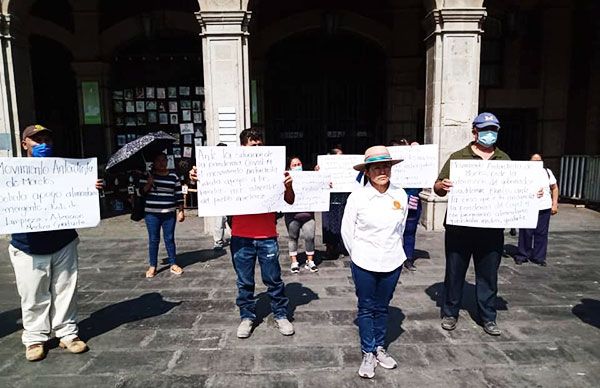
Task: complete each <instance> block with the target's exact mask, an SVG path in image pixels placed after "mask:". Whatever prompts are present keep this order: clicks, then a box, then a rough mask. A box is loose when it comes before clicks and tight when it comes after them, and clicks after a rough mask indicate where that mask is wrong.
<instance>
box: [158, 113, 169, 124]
mask: <svg viewBox="0 0 600 388" xmlns="http://www.w3.org/2000/svg"><path fill="white" fill-rule="evenodd" d="M158 123H159V124H169V114H168V113H160V114H159V115H158Z"/></svg>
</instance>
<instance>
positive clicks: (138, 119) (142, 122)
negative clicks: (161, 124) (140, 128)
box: [135, 113, 146, 125]
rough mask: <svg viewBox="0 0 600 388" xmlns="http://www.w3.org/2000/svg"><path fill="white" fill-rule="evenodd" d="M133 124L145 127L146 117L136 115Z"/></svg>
mask: <svg viewBox="0 0 600 388" xmlns="http://www.w3.org/2000/svg"><path fill="white" fill-rule="evenodd" d="M135 122H136V124H137V125H146V115H145V114H143V113H138V114H137V116H136V118H135Z"/></svg>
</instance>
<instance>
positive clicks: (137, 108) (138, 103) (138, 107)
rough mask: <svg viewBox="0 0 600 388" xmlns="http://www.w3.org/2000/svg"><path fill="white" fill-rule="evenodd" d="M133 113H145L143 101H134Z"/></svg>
mask: <svg viewBox="0 0 600 388" xmlns="http://www.w3.org/2000/svg"><path fill="white" fill-rule="evenodd" d="M135 111H136V112H145V111H146V104H145V103H144V101H136V102H135Z"/></svg>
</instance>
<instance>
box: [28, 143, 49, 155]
mask: <svg viewBox="0 0 600 388" xmlns="http://www.w3.org/2000/svg"><path fill="white" fill-rule="evenodd" d="M31 155H32V156H33V157H34V158H47V157H50V156H52V146H51V145H49V144H46V143H42V144H38V145H34V146H33V147H32V148H31Z"/></svg>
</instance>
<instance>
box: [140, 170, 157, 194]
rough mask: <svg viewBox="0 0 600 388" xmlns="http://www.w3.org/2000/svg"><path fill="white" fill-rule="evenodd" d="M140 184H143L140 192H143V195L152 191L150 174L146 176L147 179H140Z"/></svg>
mask: <svg viewBox="0 0 600 388" xmlns="http://www.w3.org/2000/svg"><path fill="white" fill-rule="evenodd" d="M140 184H143V186H142V191H143V192H144V194H146V193H148V192H149V191H150V190H152V186H154V177H153V176H152V174H148V177H147V178H144V177H142V178H141V179H140Z"/></svg>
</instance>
